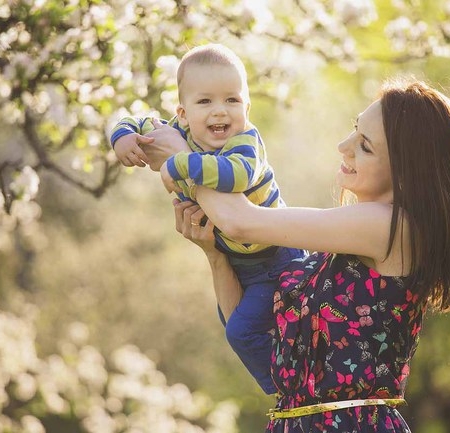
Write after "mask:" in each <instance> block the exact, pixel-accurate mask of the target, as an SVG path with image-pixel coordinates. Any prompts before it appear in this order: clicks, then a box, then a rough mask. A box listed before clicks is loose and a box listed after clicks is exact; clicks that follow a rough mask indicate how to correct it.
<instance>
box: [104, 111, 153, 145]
mask: <svg viewBox="0 0 450 433" xmlns="http://www.w3.org/2000/svg"><path fill="white" fill-rule="evenodd" d="M154 129H155V127H154V126H153V123H152V118H151V117H132V116H129V117H124V118H123V119H121V120H120V121H119V123H117V125H116V126H115V127H114V128H113V129H112V131H111V146H112V148H113V149H114V145H115V144H116V141H117V140H118V139H119V138H120V137H123V136H125V135H128V134H135V133H138V134H141V135H145V134H147V133H148V132H151V131H153V130H154Z"/></svg>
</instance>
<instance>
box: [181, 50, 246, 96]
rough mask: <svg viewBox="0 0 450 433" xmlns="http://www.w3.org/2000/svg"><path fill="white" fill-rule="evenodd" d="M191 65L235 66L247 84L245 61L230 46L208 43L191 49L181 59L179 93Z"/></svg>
mask: <svg viewBox="0 0 450 433" xmlns="http://www.w3.org/2000/svg"><path fill="white" fill-rule="evenodd" d="M190 65H202V66H212V65H222V66H234V67H235V68H236V70H237V71H238V73H239V75H240V76H241V78H242V81H243V83H245V85H247V71H246V69H245V66H244V63H243V62H242V60H241V59H240V58H239V56H238V55H237V54H236V53H235V52H234V51H233V50H230V49H229V48H228V47H226V46H224V45H222V44H206V45H200V46H198V47H195V48H192V49H191V50H189V51H188V52H187V53H186V54H185V55H184V56H183V57H182V59H181V63H180V66H179V67H178V71H177V84H178V94H179V95H180V88H181V84H182V82H183V77H184V73H185V70H186V68H187V67H189V66H190Z"/></svg>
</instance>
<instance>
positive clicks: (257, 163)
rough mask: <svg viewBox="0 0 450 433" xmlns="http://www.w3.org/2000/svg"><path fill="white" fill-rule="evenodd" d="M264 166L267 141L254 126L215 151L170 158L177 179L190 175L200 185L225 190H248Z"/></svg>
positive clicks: (172, 171)
mask: <svg viewBox="0 0 450 433" xmlns="http://www.w3.org/2000/svg"><path fill="white" fill-rule="evenodd" d="M265 167H266V155H265V148H264V144H263V142H262V139H261V137H260V135H259V133H258V131H257V130H256V129H255V128H253V129H249V130H247V131H244V132H243V133H241V134H238V135H236V136H234V137H232V138H230V139H229V140H228V142H227V143H226V144H225V146H224V147H223V148H222V149H220V150H218V151H216V152H193V153H188V152H180V153H178V154H176V155H174V156H172V157H170V158H169V159H168V160H167V168H168V170H169V173H170V175H171V176H172V178H173V179H174V180H182V179H188V178H190V179H192V180H193V181H194V182H195V183H196V184H197V185H204V186H206V187H208V188H212V189H216V190H218V191H222V192H243V191H246V190H248V189H249V188H251V187H252V186H254V185H255V184H256V183H257V182H258V180H259V178H260V176H261V174H262V171H263V170H264V168H265Z"/></svg>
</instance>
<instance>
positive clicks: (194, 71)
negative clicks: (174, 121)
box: [177, 65, 250, 151]
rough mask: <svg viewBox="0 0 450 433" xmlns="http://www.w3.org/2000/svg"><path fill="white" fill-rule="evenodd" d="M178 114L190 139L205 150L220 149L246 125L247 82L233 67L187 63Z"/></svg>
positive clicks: (248, 104) (247, 111)
mask: <svg viewBox="0 0 450 433" xmlns="http://www.w3.org/2000/svg"><path fill="white" fill-rule="evenodd" d="M180 95H181V101H180V105H179V106H178V108H177V114H178V118H179V121H180V123H181V125H183V126H189V128H190V131H191V135H192V139H193V140H194V141H195V143H196V144H198V145H199V146H200V147H201V148H202V149H203V150H205V151H214V150H216V149H221V148H222V147H223V146H224V144H225V143H226V142H227V140H228V139H229V138H230V137H232V136H234V135H236V134H239V133H241V132H243V131H244V130H245V128H246V126H247V122H248V113H249V108H250V101H249V96H248V87H247V83H246V82H245V81H244V80H243V79H242V77H241V75H240V74H239V72H238V70H237V69H236V68H235V67H234V66H228V65H227V66H224V65H212V66H211V65H208V66H206V65H205V66H204V65H190V66H189V68H187V69H186V71H185V73H184V76H183V80H182V82H181V88H180Z"/></svg>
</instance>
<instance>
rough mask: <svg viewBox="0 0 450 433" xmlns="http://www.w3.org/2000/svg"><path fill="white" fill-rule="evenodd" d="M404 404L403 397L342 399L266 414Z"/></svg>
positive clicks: (276, 415)
mask: <svg viewBox="0 0 450 433" xmlns="http://www.w3.org/2000/svg"><path fill="white" fill-rule="evenodd" d="M403 404H406V400H404V399H403V398H368V399H365V400H343V401H335V402H327V403H319V404H313V405H311V406H303V407H294V408H292V409H270V410H269V413H268V414H266V415H268V416H269V418H270V419H271V420H273V419H277V418H297V417H300V416H305V415H314V414H316V413H323V412H328V411H331V410H338V409H346V408H349V407H356V406H375V405H383V406H398V405H403Z"/></svg>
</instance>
